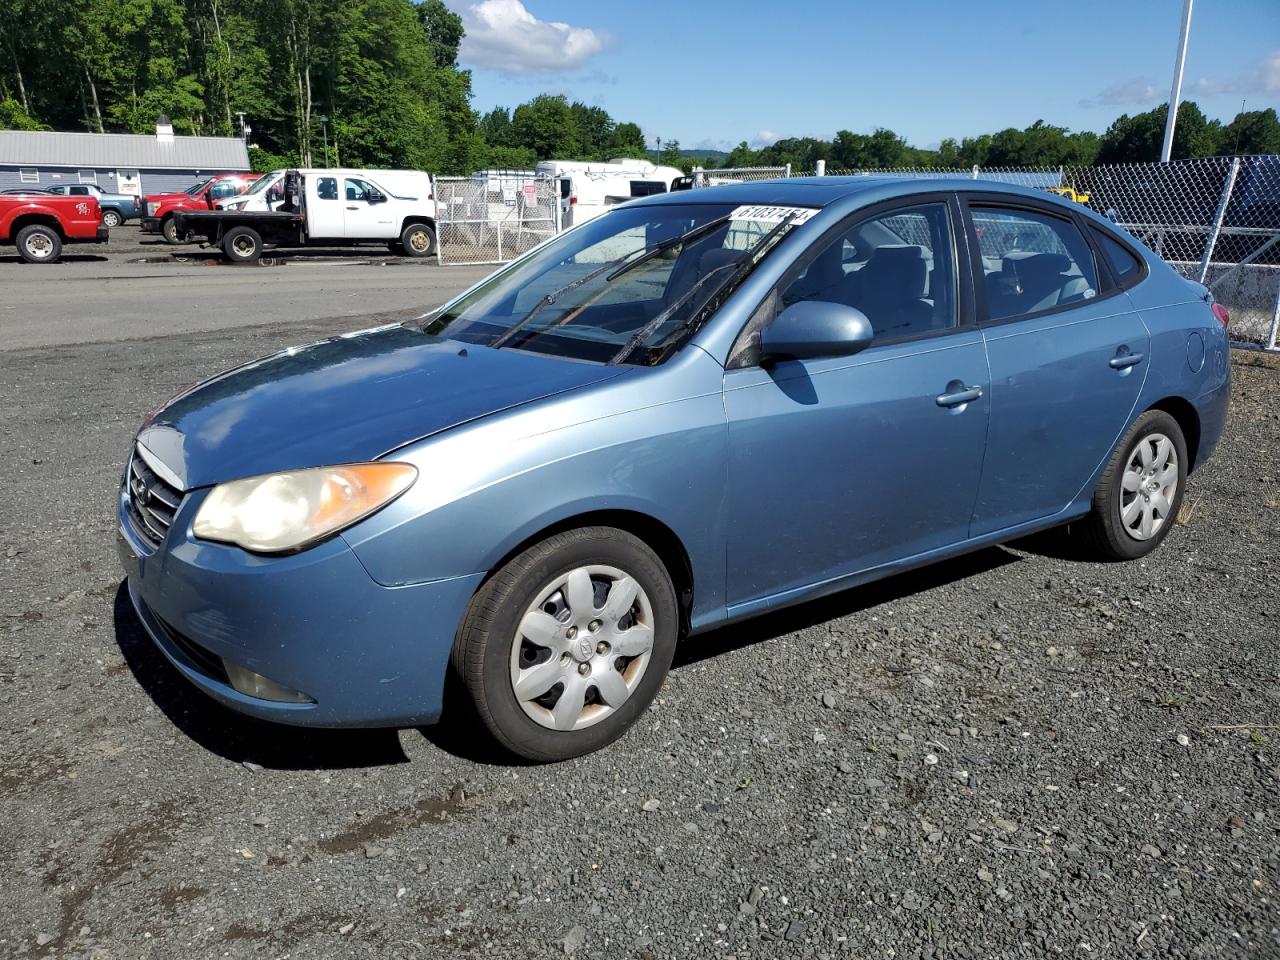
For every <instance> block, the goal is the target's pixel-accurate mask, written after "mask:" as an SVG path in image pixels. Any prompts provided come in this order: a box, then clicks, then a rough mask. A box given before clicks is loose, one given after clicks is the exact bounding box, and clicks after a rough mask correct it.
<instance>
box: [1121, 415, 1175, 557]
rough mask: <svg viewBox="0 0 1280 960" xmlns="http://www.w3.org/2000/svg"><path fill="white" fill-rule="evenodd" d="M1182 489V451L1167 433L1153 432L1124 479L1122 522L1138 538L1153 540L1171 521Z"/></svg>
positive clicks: (1131, 458)
mask: <svg viewBox="0 0 1280 960" xmlns="http://www.w3.org/2000/svg"><path fill="white" fill-rule="evenodd" d="M1177 492H1178V452H1177V450H1176V449H1175V447H1174V445H1173V441H1172V440H1170V439H1169V438H1168V437H1166V436H1165V435H1164V434H1163V433H1149V434H1147V435H1146V436H1145V437H1143V438H1142V440H1141V441H1139V443H1138V445H1137V447H1135V448H1134V451H1133V453H1132V454H1130V456H1129V462H1128V463H1127V464H1126V465H1125V468H1124V474H1123V475H1122V476H1121V478H1120V524H1121V526H1123V527H1124V529H1125V532H1126V533H1127V534H1129V536H1131V537H1133V539H1135V540H1149V539H1151V538H1152V537H1154V536H1155V535H1156V534H1157V533H1158V532H1159V531H1160V528H1161V527H1163V526H1164V525H1165V523H1166V522H1167V521H1168V520H1169V513H1170V511H1172V510H1173V501H1174V499H1175V497H1176V495H1177Z"/></svg>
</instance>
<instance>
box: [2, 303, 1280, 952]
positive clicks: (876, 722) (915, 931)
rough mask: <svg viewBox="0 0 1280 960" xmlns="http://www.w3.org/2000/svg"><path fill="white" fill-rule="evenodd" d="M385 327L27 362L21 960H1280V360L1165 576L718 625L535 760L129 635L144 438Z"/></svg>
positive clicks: (923, 585) (1036, 553)
mask: <svg viewBox="0 0 1280 960" xmlns="http://www.w3.org/2000/svg"><path fill="white" fill-rule="evenodd" d="M355 325H356V324H354V323H353V322H352V321H351V320H350V319H347V320H342V321H338V320H334V321H327V322H324V323H319V322H306V323H294V324H292V325H289V326H287V327H282V326H281V325H279V324H276V325H273V326H270V327H240V328H237V329H235V330H234V331H222V332H209V333H201V334H195V335H186V336H183V337H181V338H175V337H172V336H164V335H154V336H152V337H150V338H149V339H144V340H132V341H127V342H114V343H86V344H75V345H67V346H61V347H49V348H45V349H40V350H30V351H9V352H0V483H2V484H3V489H4V490H5V491H6V493H5V496H4V499H3V500H2V501H0V568H2V569H3V579H2V581H0V584H2V588H0V733H2V735H3V738H4V750H3V754H2V757H0V823H3V824H4V829H3V831H2V832H0V865H2V866H3V870H2V871H0V902H3V903H5V904H7V905H8V906H7V907H6V908H4V909H3V911H2V912H0V955H3V956H6V957H8V956H12V957H26V956H33V957H36V956H58V957H111V958H120V957H129V958H132V957H140V958H167V957H179V956H194V957H212V956H228V957H282V956H295V957H324V958H342V957H370V956H378V957H437V956H439V957H454V956H478V957H479V956H483V957H526V956H527V957H553V956H565V955H572V956H577V957H623V958H645V960H664V958H683V957H715V958H723V957H730V956H732V957H737V958H766V957H768V958H771V957H791V956H796V957H801V956H806V957H807V956H814V957H826V956H849V957H858V958H870V957H877V958H880V957H883V958H915V957H937V958H942V957H947V958H951V957H970V958H982V960H988V958H1005V957H1010V958H1012V957H1040V956H1056V955H1069V956H1073V957H1076V956H1082V957H1083V956H1087V957H1118V958H1130V957H1152V958H1156V957H1169V956H1174V957H1276V956H1280V909H1278V908H1277V895H1278V892H1277V884H1278V883H1280V802H1278V800H1277V797H1280V754H1278V753H1277V748H1276V744H1277V742H1280V728H1278V726H1277V725H1278V724H1280V658H1278V656H1277V639H1278V633H1280V631H1278V630H1277V624H1278V623H1280V570H1278V568H1277V557H1278V556H1280V551H1277V539H1278V538H1277V520H1278V519H1280V499H1278V494H1277V481H1278V480H1280V402H1278V398H1280V363H1277V362H1276V361H1275V358H1267V357H1263V356H1261V355H1259V354H1244V353H1242V354H1237V355H1236V356H1235V358H1234V363H1235V368H1234V374H1235V388H1234V389H1235V395H1234V401H1233V407H1232V412H1231V424H1230V428H1229V432H1228V434H1227V436H1226V438H1225V439H1224V441H1223V444H1222V446H1221V448H1220V449H1219V452H1218V454H1217V456H1216V458H1215V459H1214V460H1213V461H1212V462H1210V463H1209V464H1208V465H1207V466H1206V467H1205V468H1204V469H1203V470H1202V471H1201V472H1199V473H1198V474H1197V475H1196V476H1195V477H1194V478H1193V480H1192V483H1191V489H1190V491H1189V495H1188V501H1187V503H1188V509H1187V514H1189V517H1184V519H1186V523H1185V525H1182V526H1180V527H1179V528H1178V529H1176V530H1175V531H1174V532H1173V535H1172V536H1171V537H1170V539H1169V541H1168V542H1167V543H1166V544H1165V545H1164V546H1163V547H1162V548H1161V549H1160V550H1159V551H1158V552H1157V553H1156V554H1154V555H1153V556H1152V557H1150V558H1148V559H1147V560H1145V561H1142V562H1138V563H1133V564H1129V565H1102V564H1096V563H1092V562H1087V561H1085V560H1082V559H1078V558H1077V557H1076V556H1075V554H1074V553H1073V549H1072V542H1071V540H1070V538H1063V537H1042V538H1039V539H1037V540H1036V541H1034V542H1023V543H1019V544H1017V545H1015V546H1013V547H1009V548H999V549H988V550H984V551H982V552H980V553H977V554H974V555H971V556H969V557H966V558H963V559H960V560H955V561H951V562H948V563H945V564H942V565H939V566H936V567H933V568H931V569H928V570H925V571H921V572H918V573H915V574H911V575H906V576H901V577H897V578H894V579H892V580H888V581H884V582H882V583H879V584H875V585H872V586H869V587H865V588H860V589H856V590H853V591H850V592H848V593H846V594H843V595H841V596H838V597H836V598H833V599H831V600H828V601H823V602H820V603H815V604H809V605H806V606H803V607H800V608H798V609H794V610H791V611H788V612H785V613H782V614H775V615H772V616H770V617H768V618H766V619H762V620H758V621H756V622H753V623H749V624H746V625H742V626H737V627H733V628H728V629H725V630H722V631H720V632H718V633H715V634H711V635H707V636H704V637H701V638H698V639H696V640H693V641H690V643H689V644H688V645H687V646H686V647H685V648H684V649H683V651H682V653H681V654H680V656H679V659H678V664H677V667H676V669H675V670H674V671H673V673H672V675H671V677H670V679H669V681H668V683H667V685H666V687H665V688H664V690H663V692H662V694H661V696H660V698H659V700H658V702H657V703H656V704H655V706H654V709H653V710H652V712H651V713H650V714H648V715H647V717H646V718H645V719H644V720H643V722H642V723H641V724H640V725H639V726H638V728H637V729H635V730H634V731H633V732H632V733H631V734H630V735H628V736H627V737H626V738H625V739H623V740H622V741H621V742H619V743H617V744H615V745H614V746H612V747H611V748H609V749H607V750H605V751H604V752H603V753H600V754H596V755H594V756H590V757H586V758H583V759H581V760H577V761H573V762H569V763H564V764H560V765H557V766H550V767H530V766H516V765H512V764H510V763H508V762H507V761H505V760H504V759H503V758H501V757H496V756H494V755H492V754H491V753H489V752H487V750H486V748H485V747H484V746H483V744H482V743H480V742H478V741H477V738H475V737H474V736H473V735H472V732H471V731H466V730H454V729H450V728H449V727H448V726H447V725H446V726H442V727H437V728H433V729H429V730H423V731H418V730H405V731H399V732H396V731H357V732H326V731H307V730H295V729H290V728H284V727H273V726H266V725H263V724H259V723H255V722H252V721H248V720H245V719H243V718H240V717H238V716H236V715H233V714H231V713H228V712H226V711H224V710H222V709H221V708H219V707H216V706H214V705H213V704H212V703H211V702H209V701H207V700H205V699H204V698H203V697H202V696H201V695H200V694H198V693H197V692H195V691H194V690H191V689H189V688H188V687H187V686H186V685H185V684H184V682H183V681H182V680H181V679H180V678H179V677H178V676H177V675H176V674H175V673H174V671H173V670H172V669H170V668H169V667H168V666H167V664H166V663H165V661H164V660H163V659H162V658H161V656H160V655H159V654H158V653H157V652H156V651H155V650H154V649H153V648H152V647H151V646H150V645H149V644H148V642H147V641H146V639H145V638H144V637H143V636H142V634H141V632H140V628H139V626H138V624H137V622H136V621H135V619H134V617H133V615H132V613H131V612H130V610H129V608H128V601H127V599H126V597H125V595H124V593H123V591H122V588H121V580H120V574H119V572H118V569H117V566H116V561H115V558H114V548H113V536H114V533H113V513H112V500H113V495H114V490H115V486H116V482H117V478H118V474H119V471H120V469H121V464H122V462H123V458H124V456H125V453H126V450H127V446H128V442H129V439H130V437H131V435H132V431H133V430H134V428H135V427H136V425H137V423H138V422H139V420H140V419H141V417H142V416H143V415H144V414H145V413H146V412H147V411H148V410H149V409H150V408H152V407H153V406H154V405H156V404H157V403H158V402H160V401H162V400H163V399H164V398H166V397H167V396H168V395H170V394H171V393H172V392H174V391H175V390H176V389H178V388H179V387H181V386H183V385H185V384H186V383H188V382H190V381H192V380H195V379H197V378H198V377H200V376H203V375H205V374H207V373H209V372H211V371H213V370H216V369H219V368H222V367H225V366H227V365H229V364H232V363H235V362H238V361H240V360H242V359H246V358H249V357H252V356H255V355H258V354H261V353H264V352H266V351H268V350H270V349H273V348H275V347H277V346H279V345H282V344H284V343H288V342H302V341H304V340H306V339H308V338H311V337H315V336H320V335H324V334H326V333H330V332H334V331H336V330H339V329H350V328H352V327H353V326H355ZM86 371H92V375H91V376H86V373H85V372H86Z"/></svg>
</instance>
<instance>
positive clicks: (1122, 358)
mask: <svg viewBox="0 0 1280 960" xmlns="http://www.w3.org/2000/svg"><path fill="white" fill-rule="evenodd" d="M1142 359H1143V358H1142V354H1140V353H1118V354H1116V355H1115V356H1114V357H1112V358H1111V359H1110V360H1108V361H1107V363H1108V364H1110V366H1111V369H1112V370H1128V369H1129V368H1130V367H1136V366H1137V365H1138V364H1140V363H1141V362H1142Z"/></svg>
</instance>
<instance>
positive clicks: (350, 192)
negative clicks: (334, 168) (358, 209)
mask: <svg viewBox="0 0 1280 960" xmlns="http://www.w3.org/2000/svg"><path fill="white" fill-rule="evenodd" d="M343 188H344V189H345V190H346V192H347V199H348V200H352V201H355V202H356V203H368V202H369V194H371V193H372V192H373V187H371V186H369V184H368V183H366V182H365V181H363V180H356V179H355V178H353V177H349V178H348V179H346V180H345V181H343Z"/></svg>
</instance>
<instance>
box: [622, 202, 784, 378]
mask: <svg viewBox="0 0 1280 960" xmlns="http://www.w3.org/2000/svg"><path fill="white" fill-rule="evenodd" d="M794 218H795V214H794V213H791V214H788V215H787V216H786V217H784V218H783V219H782V221H781V222H780V223H778V225H777V226H776V227H774V228H773V229H772V230H770V231H769V232H768V233H766V234H765V235H764V236H763V237H762V238H761V239H760V242H759V243H758V244H756V245H755V246H754V247H752V248H751V249H750V250H746V251H744V252H743V254H742V256H740V257H738V258H736V259H734V260H730V261H729V262H728V263H722V264H721V265H720V266H718V267H716V268H714V269H712V270H708V271H707V272H706V273H704V274H703V275H702V276H701V277H699V278H698V281H697V282H696V283H695V284H694V285H693V286H691V287H690V288H689V289H688V290H686V291H685V292H684V294H683V295H681V297H680V299H678V300H677V301H676V302H675V303H673V304H672V305H671V306H669V307H667V309H665V310H663V311H662V312H661V313H660V314H658V315H657V316H656V317H654V318H653V319H652V320H650V321H649V322H648V323H646V324H645V325H644V326H643V327H641V328H640V329H639V330H637V331H636V332H635V334H633V335H632V337H631V339H630V340H628V341H627V342H626V344H624V345H623V347H622V349H621V350H619V351H618V352H617V353H615V354H614V355H613V356H612V357H610V358H609V361H608V362H609V364H611V365H613V364H619V363H622V362H623V361H624V360H626V359H627V358H628V357H629V356H631V354H633V353H634V352H635V351H636V348H638V347H639V346H641V345H642V344H643V343H644V342H645V341H646V340H648V339H649V338H650V337H651V336H653V334H654V332H655V331H657V330H659V329H661V327H662V325H663V324H664V323H666V322H667V321H668V320H670V319H671V317H672V316H673V315H674V314H675V312H676V311H677V310H679V309H680V308H681V307H683V306H684V305H685V304H686V303H688V302H689V301H690V300H691V299H692V298H693V295H694V294H695V293H697V292H698V291H699V290H700V289H702V287H703V285H704V284H706V283H707V282H708V281H709V280H711V278H712V277H714V276H716V274H718V273H722V272H723V271H725V270H732V271H733V273H731V274H730V275H729V276H728V277H727V278H726V279H725V281H724V283H723V284H721V286H720V287H717V288H716V289H715V290H713V291H712V294H711V295H712V296H715V294H716V293H718V292H719V291H720V290H721V289H723V288H724V287H727V286H729V285H730V284H732V283H733V282H734V281H735V280H737V279H738V277H739V276H740V275H742V274H745V273H746V271H747V270H748V269H749V268H751V267H752V266H754V265H755V264H756V263H757V262H759V259H760V257H761V256H763V255H764V253H765V252H767V250H768V248H769V245H770V244H771V243H772V242H773V240H774V238H775V237H777V236H778V235H779V234H780V233H782V231H783V229H784V228H785V227H786V226H787V225H788V224H789V223H791V221H792V220H793V219H794ZM710 300H711V297H708V298H707V301H706V302H710ZM704 306H705V303H704ZM700 312H701V311H699V310H694V311H692V312H691V313H690V314H689V318H688V319H687V320H685V322H684V323H682V324H680V326H679V327H677V328H676V329H675V330H673V331H671V335H670V336H668V337H667V339H666V340H665V341H663V342H664V343H669V342H671V341H672V340H673V339H674V338H675V337H676V336H678V335H679V334H681V333H683V332H684V331H685V330H687V329H688V328H689V327H690V326H692V324H693V322H694V320H695V318H696V317H697V316H698V314H699V313H700Z"/></svg>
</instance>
